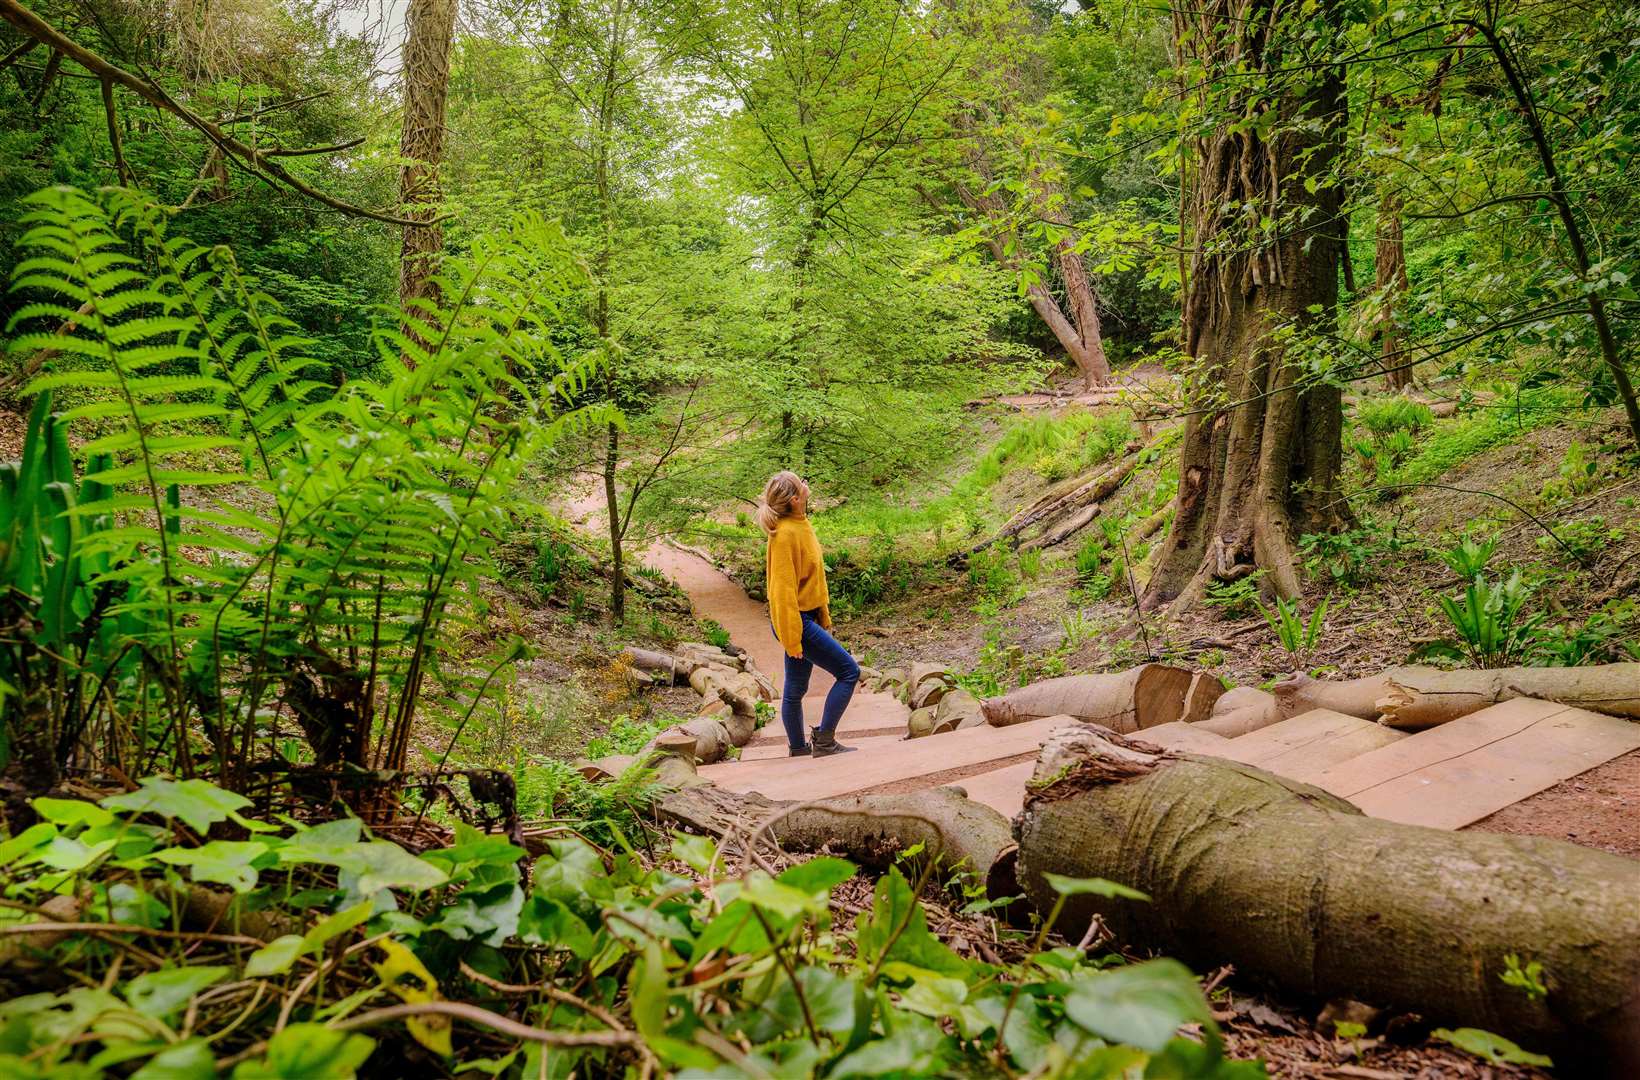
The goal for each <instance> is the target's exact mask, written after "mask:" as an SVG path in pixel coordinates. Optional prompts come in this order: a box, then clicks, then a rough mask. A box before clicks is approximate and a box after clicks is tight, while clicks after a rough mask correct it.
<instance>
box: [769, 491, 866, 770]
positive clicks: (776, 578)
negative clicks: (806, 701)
mask: <svg viewBox="0 0 1640 1080" xmlns="http://www.w3.org/2000/svg"><path fill="white" fill-rule="evenodd" d="M808 508H809V485H807V484H805V483H804V482H803V478H802V477H800V476H798V475H797V474H796V473H793V472H782V473H776V474H775V475H774V476H772V477H770V478H769V482H768V484H766V485H765V486H764V488H763V500H762V502H760V503H759V504H758V508H757V520H758V523H759V524H760V525H762V526H763V531H764V532H766V533H768V534H769V550H768V568H767V576H766V579H765V580H766V583H767V585H768V593H769V622H770V623H772V624H773V625H774V633H775V637H777V638H779V639H780V644H781V646H782V647H784V648H785V650H786V684H785V686H784V687H783V688H782V689H781V693H780V722H781V723H783V724H784V725H786V742H787V745H788V746H789V747H790V749H791V756H792V757H800V756H802V755H805V754H812V755H813V756H815V757H827V756H829V755H831V754H841V753H844V752H846V751H849V750H853V749H854V747H852V746H844V745H843V744H841V743H839V742H838V741H837V735H836V732H837V722H838V721H839V720H841V719H842V718H843V710H844V709H846V708H848V703H849V699H850V698H852V697H853V696H854V685H855V684H856V683H857V682H859V681H860V665H859V664H857V663H855V662H854V657H852V656H850V655H849V654H848V650H847V649H845V648H843V647H842V646H841V645H839V644H838V643H837V639H836V638H834V637H832V636H831V634H830V633H828V631H830V630H831V609H830V598H829V597H828V596H827V594H826V564H825V562H824V561H823V560H822V558H821V556H820V541H819V540H818V539H816V538H815V535H814V528H813V526H811V525H810V524H809V519H808ZM816 664H819V665H820V666H821V667H822V668H824V669H825V670H826V671H829V672H831V674H832V677H833V678H835V679H836V680H837V682H836V685H834V686H833V687H832V688H831V690H830V692H829V693H827V694H826V707H825V709H824V710H823V711H822V712H821V714H820V726H819V727H817V728H813V729H811V730H810V734H811V735H812V736H813V738H812V740H811V741H810V742H805V741H804V739H803V695H804V694H806V693H808V690H809V675H810V674H811V673H812V672H813V671H814V666H815V665H816Z"/></svg>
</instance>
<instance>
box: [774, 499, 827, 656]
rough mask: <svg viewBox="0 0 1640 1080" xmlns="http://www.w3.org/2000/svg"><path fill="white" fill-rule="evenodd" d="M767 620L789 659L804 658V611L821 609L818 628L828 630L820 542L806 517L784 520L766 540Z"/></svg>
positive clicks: (824, 578)
mask: <svg viewBox="0 0 1640 1080" xmlns="http://www.w3.org/2000/svg"><path fill="white" fill-rule="evenodd" d="M764 580H765V584H766V585H767V586H768V591H769V619H770V620H771V621H772V622H773V623H774V629H775V633H776V634H778V635H779V637H780V644H781V645H782V646H783V647H784V648H785V650H786V654H787V655H788V656H802V655H803V612H805V611H813V610H814V609H815V608H819V609H820V614H819V616H818V618H819V620H820V625H821V626H823V627H825V628H826V629H827V630H830V629H831V606H830V605H831V597H830V596H829V595H828V594H827V593H826V564H825V561H824V560H823V559H822V558H821V557H820V541H819V540H818V539H817V538H816V537H815V535H814V526H812V525H810V524H809V519H808V518H806V517H783V518H781V519H780V521H779V522H778V523H777V524H776V525H775V527H774V533H773V534H772V535H771V536H770V537H769V554H768V573H767V575H766V577H765V579H764Z"/></svg>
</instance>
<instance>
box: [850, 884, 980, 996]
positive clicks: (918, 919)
mask: <svg viewBox="0 0 1640 1080" xmlns="http://www.w3.org/2000/svg"><path fill="white" fill-rule="evenodd" d="M901 927H903V929H901ZM896 930H898V931H899V932H898V933H897V934H896ZM857 948H858V952H859V956H860V958H861V960H862V961H864V962H865V963H867V964H868V965H869V964H876V963H879V962H887V961H889V960H897V961H900V962H902V963H905V964H909V965H911V966H913V967H919V968H924V969H926V970H928V971H933V972H938V973H939V974H941V975H954V976H956V977H957V978H966V977H967V976H968V975H969V974H970V973H971V969H970V968H969V965H968V963H967V961H965V960H963V958H962V957H960V956H958V955H957V954H956V953H954V952H952V951H951V949H950V948H949V947H947V946H946V945H945V943H944V942H942V941H940V940H939V939H938V938H936V937H934V935H933V934H931V933H929V932H928V919H927V916H925V915H924V913H923V909H922V904H921V903H919V902H918V901H917V898H916V897H914V896H912V895H911V886H910V885H908V884H907V883H906V880H905V877H904V875H902V874H901V873H900V871H899V869H898V868H897V867H890V868H889V871H888V873H886V874H884V875H883V876H882V877H880V878H878V879H877V887H876V889H875V890H874V891H873V893H872V897H871V917H870V918H869V919H868V920H866V921H865V923H864V925H862V926H861V927H860V929H859V932H858V935H857Z"/></svg>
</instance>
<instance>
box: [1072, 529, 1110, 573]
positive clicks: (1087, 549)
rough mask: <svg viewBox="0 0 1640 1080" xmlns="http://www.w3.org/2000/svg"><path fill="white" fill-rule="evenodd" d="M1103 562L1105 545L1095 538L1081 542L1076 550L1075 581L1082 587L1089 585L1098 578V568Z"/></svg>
mask: <svg viewBox="0 0 1640 1080" xmlns="http://www.w3.org/2000/svg"><path fill="white" fill-rule="evenodd" d="M1104 562H1105V545H1104V544H1103V543H1102V542H1101V541H1100V539H1099V538H1098V537H1096V536H1090V537H1088V538H1087V539H1086V540H1083V541H1082V543H1081V545H1080V546H1079V547H1077V549H1076V580H1077V581H1078V582H1079V583H1080V584H1082V585H1091V584H1092V583H1093V580H1094V579H1095V578H1097V577H1098V576H1099V568H1100V567H1101V566H1103V565H1104Z"/></svg>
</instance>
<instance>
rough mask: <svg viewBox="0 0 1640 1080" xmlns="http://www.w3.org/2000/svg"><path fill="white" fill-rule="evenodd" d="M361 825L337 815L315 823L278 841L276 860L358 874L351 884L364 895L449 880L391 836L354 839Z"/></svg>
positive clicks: (413, 889)
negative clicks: (381, 838)
mask: <svg viewBox="0 0 1640 1080" xmlns="http://www.w3.org/2000/svg"><path fill="white" fill-rule="evenodd" d="M360 829H361V824H360V822H359V821H357V820H356V819H353V818H340V819H338V820H336V821H327V822H325V823H324V824H323V825H316V826H314V827H313V828H311V829H306V830H304V831H302V832H299V833H297V834H296V835H294V836H292V837H291V838H290V839H289V840H287V841H286V842H285V843H284V844H283V845H281V846H280V848H279V861H280V862H282V863H308V862H315V863H324V864H327V865H330V866H334V867H336V868H337V869H338V870H341V871H342V872H343V874H344V875H354V876H355V877H356V878H357V880H356V881H353V882H351V887H352V888H353V889H354V890H355V891H356V892H358V893H359V894H360V895H363V896H374V895H375V894H376V893H378V892H380V891H381V890H383V889H408V890H410V891H412V892H417V891H421V890H424V889H431V888H434V887H435V886H438V885H442V884H444V882H445V881H447V880H448V876H447V875H446V874H445V872H444V871H443V870H440V869H439V868H438V867H436V866H434V865H433V864H432V863H430V862H427V861H426V860H423V859H418V858H417V857H416V856H414V855H412V854H410V853H409V852H408V851H406V850H404V849H403V848H401V847H399V845H397V844H395V843H393V842H392V841H391V840H368V841H359V840H357V839H355V838H356V837H357V836H358V835H359V832H360ZM343 884H344V885H348V884H349V883H348V882H344V883H343Z"/></svg>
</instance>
